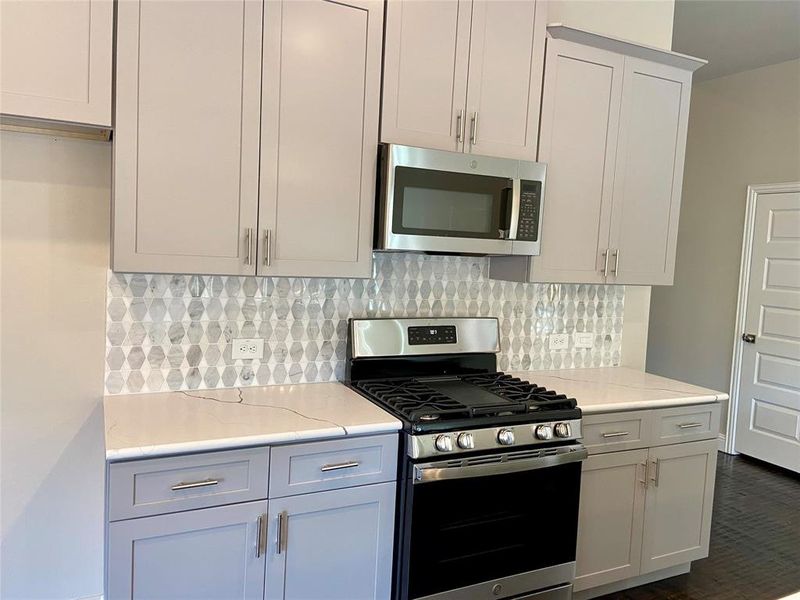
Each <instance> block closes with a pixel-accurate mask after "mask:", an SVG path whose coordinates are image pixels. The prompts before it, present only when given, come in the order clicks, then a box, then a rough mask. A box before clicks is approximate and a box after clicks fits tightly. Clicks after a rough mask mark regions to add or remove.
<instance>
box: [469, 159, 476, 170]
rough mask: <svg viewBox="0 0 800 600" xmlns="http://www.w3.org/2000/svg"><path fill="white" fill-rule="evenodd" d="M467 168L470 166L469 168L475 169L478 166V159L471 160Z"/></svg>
mask: <svg viewBox="0 0 800 600" xmlns="http://www.w3.org/2000/svg"><path fill="white" fill-rule="evenodd" d="M469 168H470V169H477V168H478V161H477V160H473V161H471V162H470V163H469Z"/></svg>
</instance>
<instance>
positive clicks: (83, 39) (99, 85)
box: [0, 0, 114, 127]
mask: <svg viewBox="0 0 800 600" xmlns="http://www.w3.org/2000/svg"><path fill="white" fill-rule="evenodd" d="M113 35H114V3H113V2H112V0H79V1H78V0H72V1H71V2H63V1H53V0H48V1H35V0H30V1H16V2H2V3H0V40H2V41H0V57H1V58H0V112H2V113H3V114H6V115H16V116H22V117H31V118H35V119H51V120H55V121H72V122H76V123H86V124H89V125H102V126H104V127H110V126H111V57H112V39H113Z"/></svg>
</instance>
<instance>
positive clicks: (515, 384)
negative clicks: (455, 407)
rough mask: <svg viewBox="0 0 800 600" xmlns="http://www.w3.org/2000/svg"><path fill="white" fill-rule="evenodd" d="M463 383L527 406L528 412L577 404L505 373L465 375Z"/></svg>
mask: <svg viewBox="0 0 800 600" xmlns="http://www.w3.org/2000/svg"><path fill="white" fill-rule="evenodd" d="M462 380H463V381H466V382H467V383H471V384H472V385H477V386H478V387H481V388H484V389H485V390H487V391H489V392H492V393H493V394H497V395H498V396H501V397H503V398H505V399H506V400H511V401H512V402H520V403H524V404H527V405H528V410H557V409H569V408H575V407H576V406H577V402H576V401H575V399H574V398H569V397H567V396H566V395H564V394H558V393H556V392H554V391H553V390H548V389H547V388H544V387H541V386H538V385H536V384H535V383H530V382H528V381H524V380H522V379H520V378H519V377H512V376H511V375H507V374H506V373H486V374H484V375H467V376H465V377H462Z"/></svg>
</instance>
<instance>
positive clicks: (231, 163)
mask: <svg viewBox="0 0 800 600" xmlns="http://www.w3.org/2000/svg"><path fill="white" fill-rule="evenodd" d="M382 24H383V4H382V3H381V2H379V1H377V0H351V1H346V2H332V1H328V0H309V1H306V2H290V1H283V2H277V1H276V2H272V1H264V2H262V1H253V0H229V1H225V2H206V1H202V0H187V1H185V2H173V1H171V0H148V1H143V0H130V1H126V2H120V3H119V4H118V15H117V63H116V72H117V83H116V128H115V143H114V224H113V233H114V243H113V257H112V267H113V269H114V270H117V271H144V272H167V273H203V274H229V275H256V274H259V275H296V276H307V277H309V276H310V277H333V276H337V277H368V276H369V274H370V265H371V256H372V254H371V252H372V239H371V235H372V211H373V202H374V189H375V177H376V168H377V167H376V165H377V154H376V146H377V141H378V119H379V116H378V113H379V108H380V74H381V73H380V55H381V47H382Z"/></svg>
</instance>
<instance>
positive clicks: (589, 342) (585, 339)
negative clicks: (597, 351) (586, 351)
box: [575, 331, 594, 348]
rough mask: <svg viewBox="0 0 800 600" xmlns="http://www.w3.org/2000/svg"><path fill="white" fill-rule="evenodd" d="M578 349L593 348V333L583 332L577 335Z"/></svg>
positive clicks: (576, 343) (576, 345)
mask: <svg viewBox="0 0 800 600" xmlns="http://www.w3.org/2000/svg"><path fill="white" fill-rule="evenodd" d="M575 347H576V348H593V347H594V334H593V333H592V332H591V331H581V332H579V333H576V334H575Z"/></svg>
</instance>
